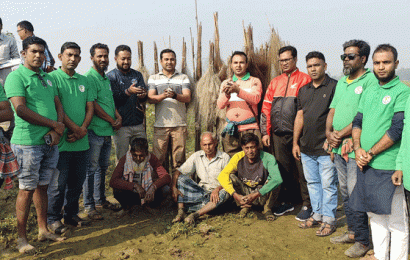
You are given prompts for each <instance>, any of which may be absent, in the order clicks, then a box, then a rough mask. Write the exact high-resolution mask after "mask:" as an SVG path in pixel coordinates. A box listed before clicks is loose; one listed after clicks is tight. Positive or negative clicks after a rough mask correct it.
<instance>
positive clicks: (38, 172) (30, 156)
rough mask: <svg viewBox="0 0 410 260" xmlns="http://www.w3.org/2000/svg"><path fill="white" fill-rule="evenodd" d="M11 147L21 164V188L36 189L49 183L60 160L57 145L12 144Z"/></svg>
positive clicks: (19, 176) (19, 177)
mask: <svg viewBox="0 0 410 260" xmlns="http://www.w3.org/2000/svg"><path fill="white" fill-rule="evenodd" d="M11 149H12V150H13V153H14V155H15V156H16V158H17V162H18V164H19V165H20V170H21V172H20V174H19V175H18V179H19V189H20V190H35V189H37V186H44V185H49V183H50V181H51V179H52V177H53V175H54V172H55V168H56V166H57V162H58V156H59V153H58V147H57V145H54V146H52V147H50V146H48V145H46V144H42V145H18V144H11Z"/></svg>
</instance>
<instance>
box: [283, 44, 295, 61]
mask: <svg viewBox="0 0 410 260" xmlns="http://www.w3.org/2000/svg"><path fill="white" fill-rule="evenodd" d="M285 51H290V52H291V53H292V57H293V58H296V57H297V56H298V51H297V50H296V48H295V47H293V46H290V45H288V46H285V47H282V48H280V49H279V51H278V55H281V54H282V53H284V52H285Z"/></svg>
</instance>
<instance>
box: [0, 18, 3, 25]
mask: <svg viewBox="0 0 410 260" xmlns="http://www.w3.org/2000/svg"><path fill="white" fill-rule="evenodd" d="M0 25H3V21H2V20H1V17H0Z"/></svg>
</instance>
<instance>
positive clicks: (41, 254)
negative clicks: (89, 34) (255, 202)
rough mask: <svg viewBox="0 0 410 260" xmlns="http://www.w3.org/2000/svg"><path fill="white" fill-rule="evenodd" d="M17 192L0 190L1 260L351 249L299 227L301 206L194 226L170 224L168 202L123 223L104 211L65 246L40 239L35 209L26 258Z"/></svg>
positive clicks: (225, 216) (230, 215)
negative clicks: (18, 243)
mask: <svg viewBox="0 0 410 260" xmlns="http://www.w3.org/2000/svg"><path fill="white" fill-rule="evenodd" d="M15 194H16V190H14V191H11V192H10V191H1V192H0V209H1V212H0V221H1V222H0V223H1V225H0V231H1V232H2V233H0V235H2V238H1V241H0V242H1V243H0V250H1V253H0V258H1V259H95V260H96V259H348V257H346V256H344V251H345V250H346V249H347V248H348V247H349V245H333V244H331V243H330V242H329V237H323V238H320V237H317V236H316V235H315V230H316V229H309V230H302V229H300V228H298V227H297V224H298V223H299V222H298V221H297V220H296V219H295V214H296V213H297V212H298V210H299V208H297V209H296V210H295V211H294V212H292V213H290V214H286V215H284V216H281V217H279V218H278V219H277V220H275V221H274V222H267V221H265V220H264V218H263V215H262V214H261V213H260V212H259V211H257V210H256V211H254V213H252V214H250V216H248V217H246V218H243V219H241V218H238V217H237V215H236V214H237V210H236V209H235V208H234V207H233V206H231V205H230V204H229V205H227V206H225V208H224V209H221V211H222V212H217V213H218V214H217V215H209V216H205V217H202V218H201V219H200V221H199V222H198V224H197V225H196V226H195V227H191V226H187V225H185V224H182V223H181V224H175V225H171V220H172V218H173V216H175V214H176V208H175V206H174V205H173V206H171V205H169V203H164V204H165V205H162V206H161V207H160V208H157V209H150V210H147V209H144V208H138V209H136V210H135V211H134V212H133V213H132V214H131V215H128V216H125V217H123V218H121V219H117V218H116V213H114V212H112V211H109V210H104V211H103V216H104V220H102V221H94V222H93V223H92V225H91V226H88V227H82V228H72V229H70V230H69V231H68V232H67V233H66V234H65V236H67V240H66V241H64V242H60V243H55V242H38V241H36V239H35V238H36V234H37V230H36V223H35V218H34V217H35V216H34V214H35V211H34V209H33V208H32V215H31V217H30V221H29V228H30V241H31V243H32V244H33V245H34V246H35V247H36V248H37V252H36V253H35V254H31V255H22V254H19V253H18V251H17V250H16V249H14V247H15V239H16V234H15V224H14V222H15V218H14V205H15V204H14V202H15V197H14V196H15ZM109 200H111V201H115V200H114V199H113V198H112V197H109ZM338 215H339V224H338V230H337V231H336V233H335V234H336V235H337V234H341V233H343V232H345V231H346V225H345V219H344V216H343V211H340V210H338ZM7 228H8V229H7Z"/></svg>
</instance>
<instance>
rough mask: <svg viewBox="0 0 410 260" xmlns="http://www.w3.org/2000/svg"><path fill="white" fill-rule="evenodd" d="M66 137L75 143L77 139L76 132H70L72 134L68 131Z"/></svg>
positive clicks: (68, 140)
mask: <svg viewBox="0 0 410 260" xmlns="http://www.w3.org/2000/svg"><path fill="white" fill-rule="evenodd" d="M66 139H67V142H69V143H74V142H75V141H77V138H76V137H75V134H74V133H70V134H68V133H67V138H66Z"/></svg>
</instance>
